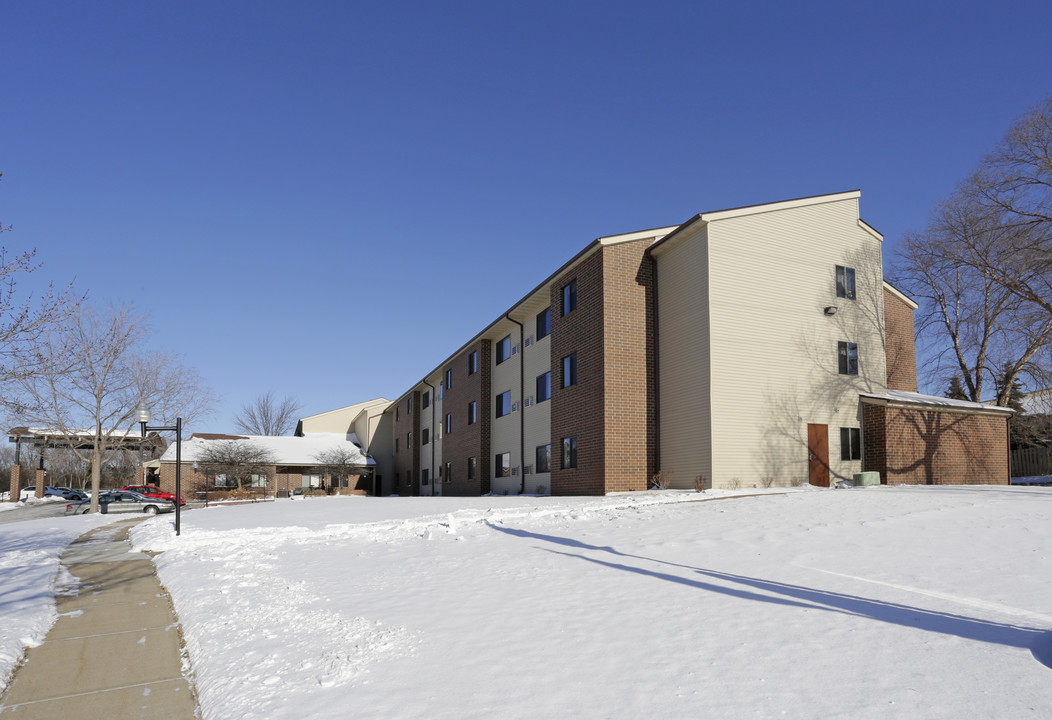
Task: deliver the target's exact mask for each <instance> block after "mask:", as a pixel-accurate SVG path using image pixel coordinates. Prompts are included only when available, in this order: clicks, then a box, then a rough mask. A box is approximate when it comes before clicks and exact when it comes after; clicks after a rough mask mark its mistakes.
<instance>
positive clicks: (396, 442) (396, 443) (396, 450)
mask: <svg viewBox="0 0 1052 720" xmlns="http://www.w3.org/2000/svg"><path fill="white" fill-rule="evenodd" d="M395 452H398V438H395Z"/></svg>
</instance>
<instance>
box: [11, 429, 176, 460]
mask: <svg viewBox="0 0 1052 720" xmlns="http://www.w3.org/2000/svg"><path fill="white" fill-rule="evenodd" d="M7 435H8V438H7V439H8V441H9V442H13V443H15V447H16V454H17V448H21V446H22V445H31V446H33V447H38V448H41V449H62V450H70V449H72V450H90V449H91V448H93V447H94V446H95V431H94V430H80V429H69V430H56V429H52V428H29V427H16V428H11V429H10V430H8V431H7ZM164 445H165V443H164V441H163V440H161V438H160V436H158V435H157V433H150V434H148V435H147V436H146V437H142V434H141V433H138V432H134V431H132V430H112V431H110V432H109V433H108V437H103V438H102V448H103V449H104V450H116V449H122V450H144V449H153V448H163V447H164Z"/></svg>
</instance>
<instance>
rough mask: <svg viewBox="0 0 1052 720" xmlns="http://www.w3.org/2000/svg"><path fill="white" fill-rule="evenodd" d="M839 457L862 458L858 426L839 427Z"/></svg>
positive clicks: (843, 458)
mask: <svg viewBox="0 0 1052 720" xmlns="http://www.w3.org/2000/svg"><path fill="white" fill-rule="evenodd" d="M840 459H841V460H861V459H862V432H861V431H860V430H859V429H858V428H840Z"/></svg>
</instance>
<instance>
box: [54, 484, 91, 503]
mask: <svg viewBox="0 0 1052 720" xmlns="http://www.w3.org/2000/svg"><path fill="white" fill-rule="evenodd" d="M55 489H56V490H58V491H59V492H60V493H62V497H64V498H66V499H67V500H87V499H88V494H87V493H86V492H84V491H83V490H77V489H76V488H68V487H60V488H55Z"/></svg>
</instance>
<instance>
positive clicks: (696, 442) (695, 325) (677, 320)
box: [657, 224, 712, 487]
mask: <svg viewBox="0 0 1052 720" xmlns="http://www.w3.org/2000/svg"><path fill="white" fill-rule="evenodd" d="M707 242H708V241H707V236H706V230H705V227H704V226H703V225H700V224H699V225H698V226H697V227H696V228H693V229H690V230H687V231H685V233H684V235H683V237H680V238H676V242H675V244H673V245H671V246H669V247H667V248H664V249H663V250H662V252H661V253H660V255H659V257H658V258H657V298H658V299H657V307H658V313H657V314H658V362H659V363H660V365H659V369H658V392H659V397H660V406H659V409H658V412H659V416H660V422H659V427H660V460H659V464H660V469H661V471H662V472H665V473H669V472H671V473H672V480H673V486H675V487H691V486H692V485H693V482H694V478H695V477H697V476H699V475H705V476H706V477H707V478H709V479H711V478H712V445H711V442H712V435H711V421H710V419H711V409H710V404H709V378H710V373H709V289H708V274H709V268H708V258H707Z"/></svg>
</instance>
